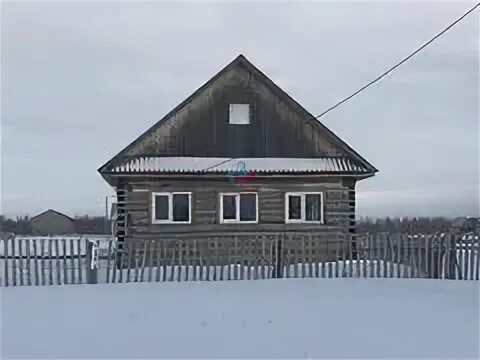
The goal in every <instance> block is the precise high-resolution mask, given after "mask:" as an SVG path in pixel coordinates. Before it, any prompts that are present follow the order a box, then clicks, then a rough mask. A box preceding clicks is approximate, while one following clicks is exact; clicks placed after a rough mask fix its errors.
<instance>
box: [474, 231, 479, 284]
mask: <svg viewBox="0 0 480 360" xmlns="http://www.w3.org/2000/svg"><path fill="white" fill-rule="evenodd" d="M477 236H478V238H477V239H476V241H475V248H474V249H475V254H476V266H475V280H480V234H478V235H477Z"/></svg>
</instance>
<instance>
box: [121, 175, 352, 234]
mask: <svg viewBox="0 0 480 360" xmlns="http://www.w3.org/2000/svg"><path fill="white" fill-rule="evenodd" d="M176 191H188V192H192V203H191V213H192V219H191V224H152V220H151V219H152V213H151V210H152V192H176ZM302 191H309V192H312V191H313V192H317V191H318V192H322V193H323V211H324V223H323V224H308V223H302V224H285V193H287V192H302ZM225 192H256V193H258V224H221V223H220V220H219V198H220V193H225ZM352 194H353V195H352ZM352 196H354V190H352V187H351V186H350V185H349V184H347V185H345V184H344V181H343V180H342V178H337V177H331V178H328V177H325V178H319V179H315V180H310V182H307V183H305V179H302V178H296V179H294V178H292V179H288V180H287V179H272V178H262V179H260V178H259V179H255V180H254V181H252V182H251V183H249V184H242V185H235V184H231V183H229V182H228V181H227V180H226V179H219V180H212V179H198V180H197V179H195V180H181V179H171V180H167V179H165V180H151V179H150V180H148V179H136V180H135V179H132V180H130V181H129V189H128V191H127V192H126V194H125V204H124V206H123V208H124V209H125V215H126V217H127V224H128V229H127V231H126V234H127V235H126V238H135V239H148V238H152V237H154V238H155V237H162V236H172V235H174V234H186V233H193V234H195V233H199V232H202V233H212V235H213V234H215V233H219V232H265V231H268V232H271V231H273V232H275V231H278V232H281V231H308V232H316V233H332V232H342V233H348V232H349V230H350V227H351V225H352V223H351V221H352V220H351V219H352V214H353V216H354V207H353V208H352V206H351V204H352V202H351V199H352Z"/></svg>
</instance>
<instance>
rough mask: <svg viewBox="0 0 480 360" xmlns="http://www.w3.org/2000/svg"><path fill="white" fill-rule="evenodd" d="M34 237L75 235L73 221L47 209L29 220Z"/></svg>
mask: <svg viewBox="0 0 480 360" xmlns="http://www.w3.org/2000/svg"><path fill="white" fill-rule="evenodd" d="M30 225H31V227H32V233H33V234H34V235H43V236H45V235H63V234H73V233H75V219H72V218H71V217H70V216H67V215H65V214H62V213H60V212H58V211H55V210H52V209H49V210H47V211H44V212H42V213H40V214H38V215H36V216H34V217H32V218H31V219H30Z"/></svg>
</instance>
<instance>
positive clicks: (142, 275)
mask: <svg viewBox="0 0 480 360" xmlns="http://www.w3.org/2000/svg"><path fill="white" fill-rule="evenodd" d="M148 243H149V241H148V240H144V241H143V255H142V268H141V271H140V281H141V282H144V281H145V266H146V264H147V244H148Z"/></svg>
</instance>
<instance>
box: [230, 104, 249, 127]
mask: <svg viewBox="0 0 480 360" xmlns="http://www.w3.org/2000/svg"><path fill="white" fill-rule="evenodd" d="M228 122H229V123H230V124H237V125H248V124H250V104H230V112H229V119H228Z"/></svg>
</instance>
